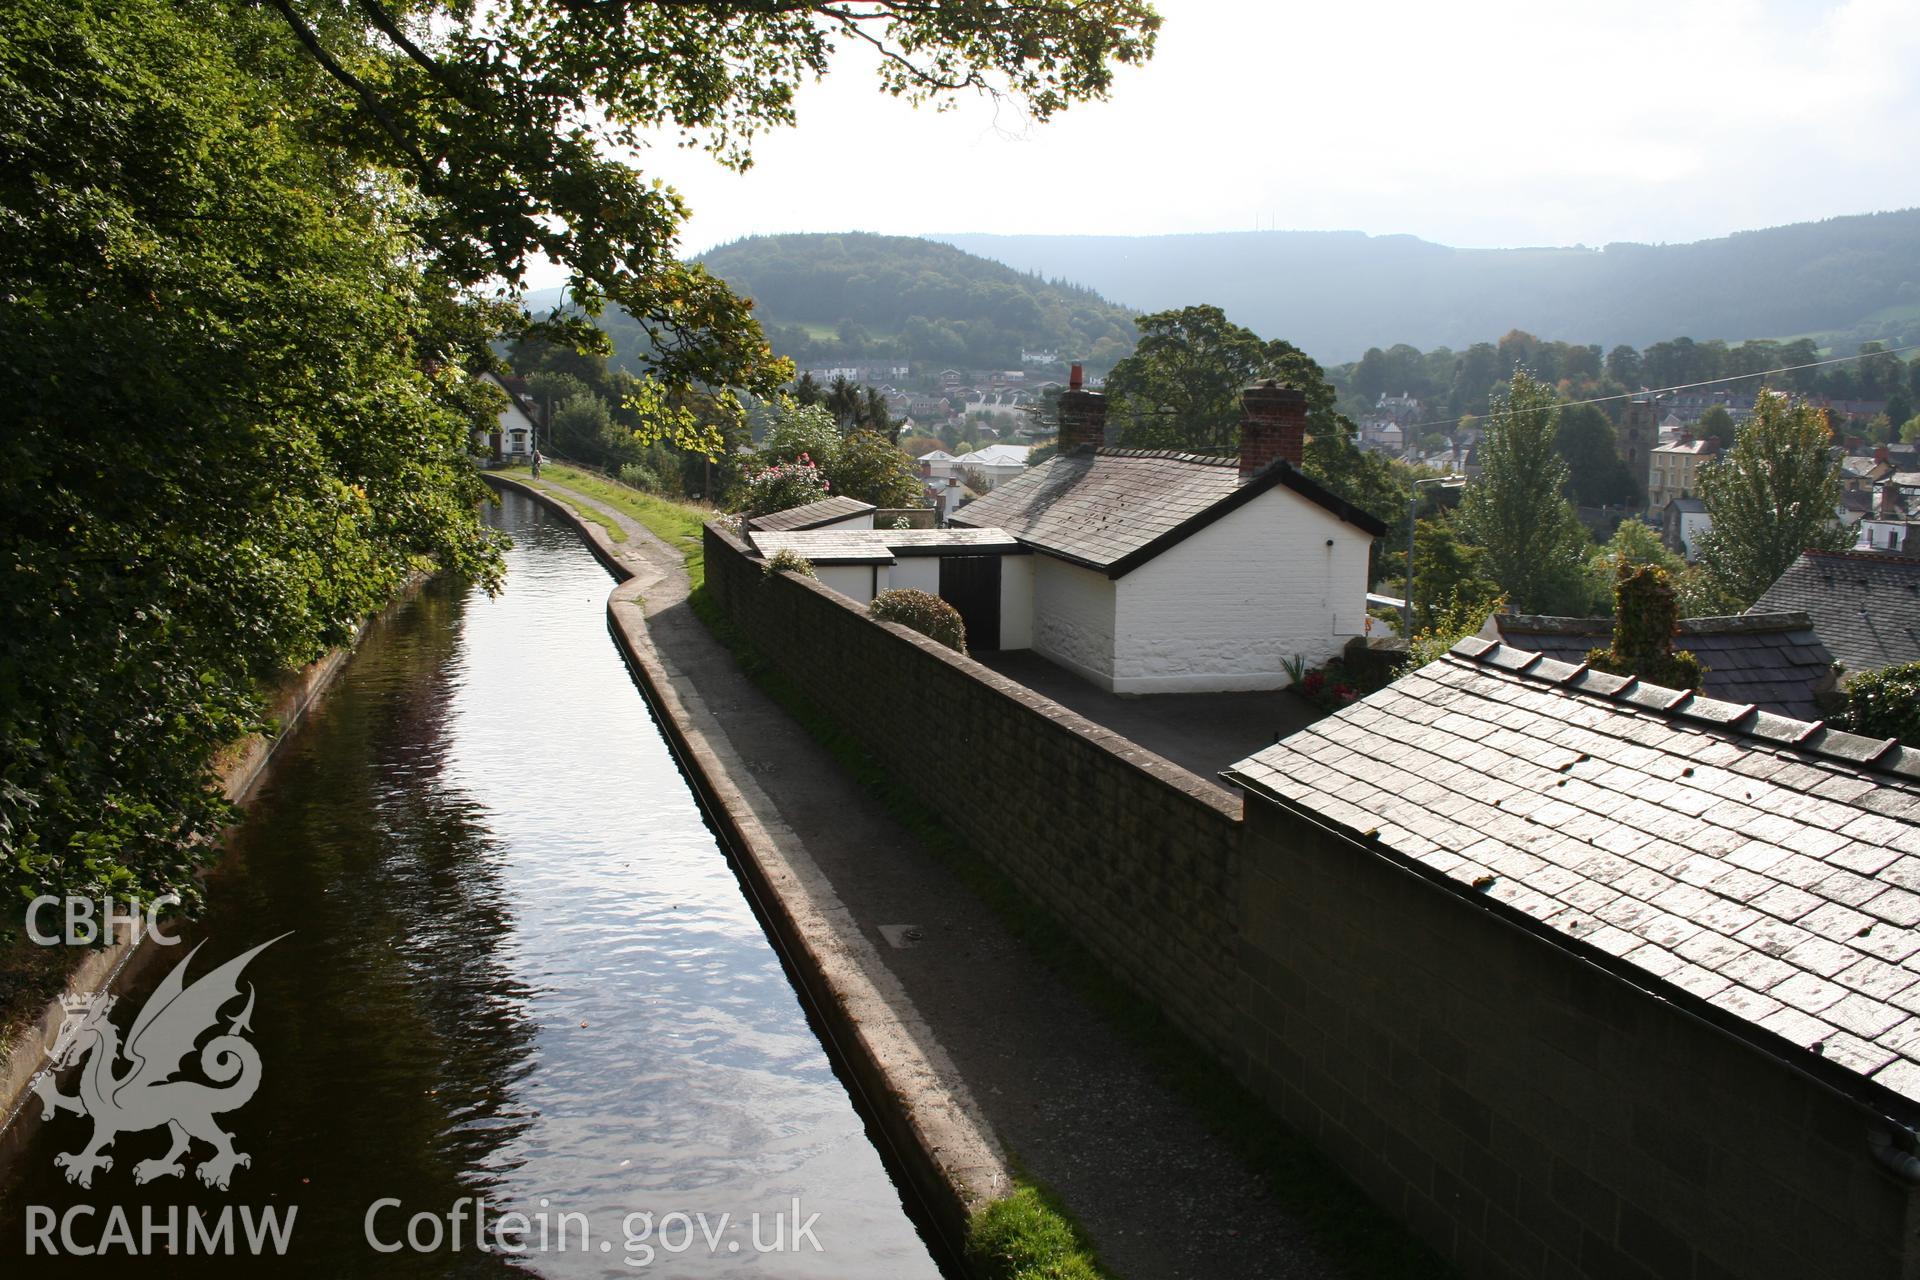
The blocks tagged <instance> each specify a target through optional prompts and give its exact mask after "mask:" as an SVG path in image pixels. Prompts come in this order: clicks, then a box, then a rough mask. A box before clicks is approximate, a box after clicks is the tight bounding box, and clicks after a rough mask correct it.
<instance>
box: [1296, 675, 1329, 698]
mask: <svg viewBox="0 0 1920 1280" xmlns="http://www.w3.org/2000/svg"><path fill="white" fill-rule="evenodd" d="M1326 683H1327V678H1326V676H1324V675H1322V674H1321V673H1320V672H1318V671H1309V672H1307V674H1306V676H1305V677H1303V678H1302V679H1301V681H1300V692H1302V693H1304V694H1306V695H1307V696H1308V697H1309V698H1314V697H1318V696H1319V694H1320V690H1321V689H1322V688H1324V687H1325V686H1326Z"/></svg>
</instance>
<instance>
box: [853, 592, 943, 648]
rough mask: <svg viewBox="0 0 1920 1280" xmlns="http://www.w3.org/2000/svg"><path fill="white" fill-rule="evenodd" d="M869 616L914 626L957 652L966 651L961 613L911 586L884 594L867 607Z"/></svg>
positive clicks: (937, 597) (923, 633)
mask: <svg viewBox="0 0 1920 1280" xmlns="http://www.w3.org/2000/svg"><path fill="white" fill-rule="evenodd" d="M867 614H868V616H869V617H872V618H877V619H879V620H880V621H881V622H897V623H899V624H900V625H901V626H903V627H911V628H912V629H913V630H915V631H918V632H919V633H920V634H921V635H923V636H926V637H927V638H928V639H930V640H937V641H939V642H940V643H941V644H943V645H945V646H947V648H949V649H952V650H954V651H955V652H956V653H965V652H966V651H967V624H966V623H965V622H963V621H961V619H960V611H959V610H958V609H956V608H954V607H953V606H952V605H950V604H948V603H947V602H946V601H945V600H942V599H941V598H940V597H939V596H936V595H929V594H928V593H927V592H925V591H915V590H913V589H912V588H910V587H901V588H896V589H895V590H892V591H882V592H881V593H880V594H879V595H877V596H875V597H874V598H873V603H872V604H870V605H868V606H867Z"/></svg>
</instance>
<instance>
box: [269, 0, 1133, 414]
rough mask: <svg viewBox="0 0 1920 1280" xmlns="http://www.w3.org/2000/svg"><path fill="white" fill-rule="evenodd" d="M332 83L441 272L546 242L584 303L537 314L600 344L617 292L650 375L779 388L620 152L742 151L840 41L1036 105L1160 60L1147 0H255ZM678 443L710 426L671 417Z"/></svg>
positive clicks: (338, 144)
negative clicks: (477, 0)
mask: <svg viewBox="0 0 1920 1280" xmlns="http://www.w3.org/2000/svg"><path fill="white" fill-rule="evenodd" d="M264 3H265V5H266V7H267V8H268V9H269V10H270V11H271V12H273V13H275V14H277V15H278V17H279V19H280V21H281V22H282V24H283V25H284V28H285V31H286V32H287V33H288V34H289V35H290V37H291V38H292V40H293V41H295V42H297V44H298V46H299V47H300V48H301V49H302V50H304V51H305V53H306V54H307V55H308V56H309V57H311V58H312V60H313V62H314V63H315V65H317V66H318V67H319V68H321V69H322V70H323V71H324V73H325V76H326V77H327V79H328V81H329V82H330V84H331V93H329V94H327V95H325V98H324V102H325V106H324V108H323V109H322V112H321V115H322V119H321V120H320V121H319V122H318V124H319V128H320V130H321V131H322V132H323V136H325V138H326V139H327V141H328V143H329V144H330V145H331V146H332V147H334V148H337V149H338V150H339V151H340V152H341V153H342V155H343V157H344V158H346V159H348V160H349V161H351V162H353V163H358V164H365V165H370V166H374V167H377V168H379V169H380V170H382V171H384V172H388V173H391V174H395V175H398V176H399V177H401V178H402V179H403V180H404V181H405V182H406V183H407V184H408V185H409V186H410V187H411V188H413V189H414V190H416V191H418V192H419V193H420V194H421V195H422V196H423V197H424V199H423V200H422V201H420V202H419V204H418V206H417V208H416V210H415V213H414V216H413V226H414V229H415V231H416V233H417V234H418V236H419V237H420V239H421V241H422V244H423V245H424V247H425V249H426V251H427V253H428V254H429V255H430V257H431V258H432V259H433V261H435V262H436V263H437V264H438V265H439V267H440V269H441V270H443V271H444V272H445V273H446V274H447V276H448V277H449V278H450V279H451V280H452V281H454V282H455V283H456V284H459V285H463V286H477V285H480V284H482V283H484V282H487V281H491V280H504V281H506V282H508V283H509V284H518V283H519V282H520V281H521V280H523V279H524V278H525V275H526V272H527V269H528V267H529V265H530V264H531V263H533V262H534V261H536V260H537V258H538V257H540V256H545V257H546V258H549V259H551V260H553V261H555V262H558V263H561V264H563V265H564V266H565V267H566V268H567V269H568V271H569V273H570V278H569V281H568V292H569V294H570V296H571V297H572V298H573V299H574V301H575V302H576V303H577V304H578V305H579V307H580V308H581V311H582V312H583V313H584V314H575V315H573V316H572V317H571V318H567V317H556V318H555V319H553V320H552V321H551V322H550V323H551V324H553V325H554V326H556V327H560V328H565V329H567V330H569V331H570V333H571V335H572V337H573V338H574V339H575V340H577V341H580V342H585V343H593V344H600V343H603V342H604V341H605V340H604V338H603V337H602V336H601V335H600V334H599V333H598V331H597V330H595V329H593V328H592V326H591V323H590V320H591V317H592V316H593V315H596V314H598V313H599V312H600V310H601V309H602V308H603V307H604V306H605V305H606V304H607V303H608V302H613V303H617V304H619V305H620V306H621V307H622V308H624V309H625V310H626V312H627V313H628V314H629V315H631V316H632V317H633V318H634V320H635V321H636V322H638V324H639V325H640V326H641V328H642V329H643V331H644V332H645V335H646V340H647V342H646V346H647V350H646V351H645V352H644V353H642V356H641V359H642V362H643V363H644V365H645V366H646V367H647V368H648V369H649V370H650V371H651V372H652V373H654V374H655V375H656V376H657V377H658V378H660V379H662V380H663V381H665V382H667V383H669V384H674V385H676V386H677V385H682V384H687V385H690V384H695V383H705V384H709V385H713V386H721V387H736V386H737V387H744V388H747V389H750V390H752V391H755V392H757V393H762V394H766V393H771V392H772V391H773V390H774V389H775V388H776V387H778V386H779V385H780V384H781V383H783V382H785V381H786V380H787V378H788V377H790V376H791V369H790V367H789V366H787V365H786V363H785V362H784V361H778V360H775V359H774V358H773V357H772V355H771V353H770V351H769V349H768V347H767V343H766V340H765V338H764V336H763V335H762V334H761V332H760V329H759V326H758V325H757V324H756V323H755V321H754V319H753V316H752V314H751V305H750V304H749V303H748V302H747V301H745V300H744V299H742V298H739V297H737V296H735V295H734V294H733V293H732V292H731V291H730V290H729V289H728V288H727V287H726V285H725V284H724V283H723V282H721V281H720V280H719V279H717V278H715V277H713V276H711V275H709V274H708V273H707V272H706V271H705V270H704V269H702V268H701V267H699V266H697V265H692V264H688V263H685V262H682V261H681V260H680V259H679V257H678V253H677V244H676V236H677V232H678V229H679V227H680V224H681V223H682V222H683V221H684V220H685V218H686V215H687V209H686V206H685V204H684V203H683V202H682V200H681V198H680V196H679V195H678V194H677V193H676V192H675V191H674V190H673V189H672V188H671V187H668V186H666V185H664V184H662V183H660V182H658V181H657V180H655V181H649V180H648V179H646V178H645V177H644V176H643V174H642V173H641V172H640V171H639V170H638V169H637V168H636V167H634V166H633V165H632V164H631V163H629V160H628V157H630V156H633V155H635V154H636V153H641V152H644V151H645V150H646V149H647V148H648V147H650V146H653V145H657V144H659V143H662V142H666V143H670V144H678V145H683V146H695V147H701V148H704V149H705V150H707V151H708V152H709V153H710V154H711V155H712V156H713V157H714V158H715V159H716V160H717V161H718V162H719V163H720V164H722V165H725V166H728V167H730V168H735V169H744V168H746V167H747V166H748V164H749V163H750V160H751V143H752V141H753V139H754V138H755V136H756V135H757V134H759V133H760V132H762V131H764V130H766V129H768V128H771V127H775V126H780V125H787V124H791V123H793V122H794V120H795V112H794V94H795V91H796V90H797V89H798V88H799V87H800V86H801V85H802V84H804V83H806V82H808V81H810V80H812V79H815V78H817V77H819V76H821V75H823V74H825V73H826V72H827V71H828V69H829V64H830V62H831V60H832V58H833V56H834V54H835V52H836V51H837V50H840V49H842V48H849V47H852V48H859V49H863V50H865V51H867V52H868V53H869V54H871V55H872V56H873V58H874V59H875V60H876V61H877V64H878V67H879V78H880V86H881V89H882V91H883V92H885V93H888V94H892V95H894V96H897V97H902V98H905V99H908V100H910V101H914V102H922V101H927V100H929V99H936V98H940V97H942V96H945V95H951V94H953V93H956V92H959V91H964V90H977V91H980V92H983V93H988V94H993V95H997V96H1002V97H1006V98H1009V99H1011V100H1012V101H1014V102H1015V103H1017V104H1019V105H1020V106H1022V107H1023V108H1024V109H1025V110H1026V111H1027V112H1028V113H1029V114H1030V115H1031V116H1032V117H1033V118H1034V119H1036V120H1046V119H1047V118H1049V117H1051V116H1053V115H1054V114H1056V113H1058V112H1060V111H1063V110H1065V109H1066V108H1068V107H1069V106H1070V105H1071V104H1073V103H1075V102H1078V101H1083V100H1086V99H1090V98H1098V97H1103V96H1105V94H1106V92H1107V90H1108V87H1109V86H1110V84H1111V83H1112V76H1113V69H1114V66H1115V65H1116V64H1120V63H1136V62H1142V61H1145V60H1146V59H1147V58H1149V57H1150V56H1151V55H1152V52H1153V46H1154V39H1155V33H1156V32H1157V30H1158V27H1159V22H1160V20H1159V17H1158V15H1157V14H1155V12H1154V11H1153V9H1152V8H1151V6H1150V5H1148V4H1146V3H1144V2H1143V0H979V2H975V3H966V4H930V3H926V2H925V0H838V2H828V3H805V2H799V0H795V2H789V0H772V2H761V0H737V2H734V3H706V2H703V0H673V2H670V3H659V4H634V3H628V2H626V0H614V2H612V3H596V4H587V3H578V2H576V0H506V2H505V3H501V4H497V5H476V4H469V3H457V4H446V3H441V2H438V0H348V2H346V3H335V2H332V0H264ZM673 430H674V433H675V434H677V435H679V436H680V437H682V438H680V439H679V440H678V441H677V442H678V443H680V444H682V445H683V446H687V447H697V446H711V444H712V443H713V442H712V441H710V440H705V439H701V438H698V436H699V433H698V431H697V430H696V431H694V432H692V435H693V436H694V437H695V438H686V437H687V436H688V434H689V432H688V430H687V429H686V428H685V427H684V426H676V427H675V428H673Z"/></svg>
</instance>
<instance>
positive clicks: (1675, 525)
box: [1660, 498, 1713, 563]
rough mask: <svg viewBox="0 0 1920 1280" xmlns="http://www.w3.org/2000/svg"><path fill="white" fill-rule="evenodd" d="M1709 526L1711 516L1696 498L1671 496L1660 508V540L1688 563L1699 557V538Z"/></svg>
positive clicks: (1705, 505)
mask: <svg viewBox="0 0 1920 1280" xmlns="http://www.w3.org/2000/svg"><path fill="white" fill-rule="evenodd" d="M1711 528H1713V517H1712V516H1710V515H1708V514H1707V504H1706V503H1704V502H1702V501H1700V499H1698V498H1673V499H1670V500H1668V502H1667V505H1666V506H1664V507H1662V508H1661V509H1660V537H1661V540H1662V541H1664V542H1665V543H1666V544H1667V547H1668V549H1669V550H1673V551H1677V552H1679V553H1680V554H1681V555H1682V556H1684V557H1686V559H1687V561H1688V562H1689V563H1691V562H1692V561H1694V560H1698V559H1699V558H1700V539H1701V538H1702V537H1704V536H1705V534H1706V532H1707V530H1709V529H1711Z"/></svg>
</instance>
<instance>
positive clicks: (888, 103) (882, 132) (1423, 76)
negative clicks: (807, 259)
mask: <svg viewBox="0 0 1920 1280" xmlns="http://www.w3.org/2000/svg"><path fill="white" fill-rule="evenodd" d="M1159 9H1160V12H1161V13H1162V15H1163V16H1164V17H1165V19H1166V24H1165V26H1164V28H1163V29H1162V32H1161V37H1160V49H1159V54H1158V56H1157V57H1155V58H1154V60H1153V61H1152V62H1151V63H1150V64H1148V65H1147V66H1146V67H1144V68H1141V69H1138V70H1132V71H1123V72H1122V73H1121V74H1120V75H1119V77H1118V78H1117V80H1116V83H1115V86H1114V91H1113V96H1112V98H1111V100H1110V101H1108V102H1104V103H1094V104H1090V105H1083V106H1079V107H1075V108H1073V109H1071V110H1069V111H1068V112H1067V113H1066V114H1065V115H1063V116H1060V117H1057V118H1056V119H1055V120H1054V121H1053V122H1052V123H1050V124H1047V125H1044V126H1025V125H1023V124H1022V123H1021V122H1020V121H1018V120H1017V119H1014V118H1011V117H1010V116H1009V114H1008V113H1007V112H1006V111H1005V110H1004V109H1003V110H1001V111H1000V112H999V113H997V114H996V111H995V108H994V106H993V104H992V103H991V102H988V101H985V100H982V99H979V98H973V97H969V98H966V99H963V100H961V101H960V103H959V105H958V107H957V108H956V109H955V110H953V111H950V112H948V113H946V114H936V113H934V112H933V111H931V110H928V109H924V108H923V109H920V110H914V109H912V108H910V107H907V106H904V105H902V104H900V103H898V102H896V101H894V100H892V99H889V98H887V97H885V96H883V95H881V94H879V93H878V92H877V91H876V90H875V87H874V83H875V82H874V80H873V78H872V76H871V74H870V73H869V71H868V70H867V68H866V67H865V66H864V65H861V64H859V63H857V62H855V61H853V60H852V59H848V60H846V61H845V62H843V63H842V65H841V66H840V67H839V68H838V69H837V70H836V71H835V73H833V74H832V75H830V76H829V77H828V79H827V80H825V81H824V82H822V83H821V84H818V85H815V86H811V87H809V88H808V89H807V90H805V91H804V92H803V94H802V96H801V99H800V102H799V115H800V122H799V124H798V126H797V127H795V128H793V129H788V130H782V131H779V132H777V133H773V134H769V135H766V136H765V137H763V138H762V139H761V140H760V141H759V142H758V144H757V145H756V147H755V159H756V163H755V165H754V167H753V169H752V170H750V171H749V172H748V173H747V174H745V175H744V176H742V175H734V174H731V173H728V172H727V171H725V170H723V169H721V168H719V167H718V166H717V165H715V164H714V163H713V162H712V161H711V160H710V159H708V158H706V157H705V156H704V155H702V154H700V153H697V152H679V151H675V150H672V149H670V148H663V149H659V150H655V151H652V152H650V153H647V154H645V155H643V156H642V157H641V161H640V163H641V167H642V168H643V169H644V170H646V171H647V172H649V173H651V174H655V175H659V176H663V177H665V178H666V179H667V180H668V181H670V182H671V183H673V184H674V185H675V186H677V187H678V188H679V189H680V190H681V192H682V193H683V194H684V195H685V196H686V197H687V199H688V200H689V201H690V203H691V204H692V205H693V208H694V218H693V220H692V221H691V222H690V223H689V224H688V226H687V229H686V235H685V237H684V239H683V243H682V248H683V250H685V251H686V252H697V251H699V250H702V249H705V248H707V247H709V246H711V245H713V244H715V243H718V242H721V241H725V240H730V239H733V238H735V237H738V236H742V235H748V234H752V233H757V232H778V231H841V230H863V231H881V232H889V233H896V234H925V233H939V232H961V231H985V232H1007V233H1020V232H1038V233H1063V232H1082V233H1100V234H1151V233H1156V232H1179V231H1232V230H1246V229H1250V228H1252V227H1254V226H1255V224H1256V220H1257V221H1258V225H1260V226H1262V227H1278V228H1300V229H1320V230H1325V229H1343V230H1360V231H1366V232H1371V233H1375V234H1386V233H1394V232H1409V233H1412V234H1414V235H1418V236H1422V237H1425V238H1427V239H1430V240H1436V241H1440V242H1443V243H1446V244H1453V245H1463V246H1487V247H1492V246H1511V245H1532V244H1574V243H1585V244H1590V245H1597V244H1604V243H1606V242H1608V241H1613V240H1639V241H1684V240H1695V239H1699V238H1702V237H1706V236H1715V235H1724V234H1725V233H1727V232H1729V231H1735V230H1740V229H1744V228H1751V227H1763V226H1773V225H1778V224H1780V223H1785V222H1796V221H1804V220H1807V219H1812V218H1822V217H1829V216H1833V215H1836V214H1844V213H1862V212H1867V211H1870V210H1876V209H1893V208H1905V207H1910V206H1913V205H1920V164H1916V163H1915V143H1916V128H1915V126H1916V122H1920V11H1917V10H1916V7H1915V3H1914V0H1851V2H1848V3H1837V4H1814V3H1787V2H1784V0H1773V2H1770V3H1766V2H1760V0H1703V2H1695V0H1612V2H1611V3H1604V4H1603V3H1541V2H1540V0H1467V3H1465V4H1461V5H1436V4H1432V3H1430V0H1429V2H1418V3H1416V2H1412V0H1376V2H1375V3H1368V4H1319V3H1314V4H1310V3H1300V2H1297V0H1296V2H1284V0H1283V2H1279V3H1275V2H1270V0H1159Z"/></svg>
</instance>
